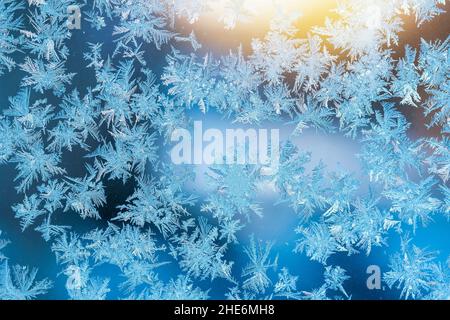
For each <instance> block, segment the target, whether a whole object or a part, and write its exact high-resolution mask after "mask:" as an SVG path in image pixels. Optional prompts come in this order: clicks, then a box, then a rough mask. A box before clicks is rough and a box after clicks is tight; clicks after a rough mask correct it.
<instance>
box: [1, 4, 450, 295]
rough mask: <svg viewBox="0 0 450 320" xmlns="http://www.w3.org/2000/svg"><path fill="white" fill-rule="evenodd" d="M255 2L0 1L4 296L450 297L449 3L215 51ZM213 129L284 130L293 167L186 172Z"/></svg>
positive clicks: (359, 8)
mask: <svg viewBox="0 0 450 320" xmlns="http://www.w3.org/2000/svg"><path fill="white" fill-rule="evenodd" d="M219 2H220V5H219V7H220V9H218V7H217V6H218V3H219ZM252 3H255V1H246V0H243V1H235V0H223V1H215V0H42V1H41V0H28V1H26V0H0V82H1V89H0V92H1V95H0V99H1V100H0V183H1V190H0V192H1V196H0V198H1V199H2V200H1V202H2V205H1V212H0V214H1V218H0V229H1V230H2V231H3V232H2V233H1V234H0V238H1V239H0V299H34V298H38V299H39V298H40V299H51V298H59V299H69V298H70V299H177V300H178V299H210V298H220V299H238V300H241V299H314V300H315V299H352V298H353V299H360V298H404V299H449V298H450V263H449V262H450V245H449V244H450V238H448V234H450V233H449V230H450V225H449V219H450V186H449V180H450V140H449V134H450V37H448V32H449V31H450V28H449V24H448V21H449V17H448V15H447V13H446V9H447V8H448V2H446V1H445V0H377V1H366V0H342V1H338V2H336V3H335V4H334V9H333V10H331V11H330V12H329V13H328V14H326V15H324V17H323V19H322V22H321V24H318V25H316V26H314V27H308V28H307V30H305V27H303V25H302V22H303V19H305V18H307V17H306V14H304V15H302V14H300V13H298V14H297V13H293V12H292V11H290V10H286V8H285V5H286V3H289V1H274V4H273V8H272V9H271V10H272V12H273V13H274V14H273V16H272V17H271V18H270V22H269V23H267V30H266V31H267V32H266V34H265V35H263V36H254V37H252V39H251V40H248V39H247V40H242V41H241V45H239V44H238V45H237V46H235V47H232V48H227V50H226V52H220V50H219V49H217V45H216V46H215V45H211V43H210V42H211V39H210V38H211V37H212V36H211V35H210V34H208V32H207V31H208V30H209V28H210V26H208V25H205V24H203V23H205V22H204V21H205V19H206V20H208V21H209V22H208V23H210V24H211V23H213V24H215V25H214V28H216V29H217V27H218V26H219V27H220V28H221V31H220V32H221V33H222V34H224V35H225V34H228V33H232V32H234V30H236V29H239V28H240V29H246V28H249V29H251V28H252V23H253V21H254V20H255V19H256V18H257V16H258V12H257V10H256V9H255V8H253V7H252V5H251V4H252ZM217 11H220V14H218V15H217V14H214V12H216V13H217ZM211 16H215V18H216V19H215V20H214V22H211V21H210V20H211V19H210V17H211ZM325 16H327V18H325ZM205 17H206V18H205ZM442 17H445V19H443V20H439V19H442ZM435 21H444V23H442V22H441V23H440V24H438V27H440V28H443V30H434V31H436V32H435V33H436V34H437V35H436V36H435V37H434V38H433V37H431V36H430V32H429V31H426V30H429V29H430V27H429V26H432V25H433V23H434V22H435ZM445 24H447V25H446V26H445ZM434 26H435V25H434ZM434 28H436V27H434ZM445 28H447V30H445ZM211 30H212V29H211ZM438 31H444V32H447V33H446V34H445V36H444V37H443V36H442V32H438ZM211 32H213V31H211ZM422 32H423V33H424V35H423V37H422ZM414 34H415V35H416V36H417V39H418V40H417V41H412V40H411V41H409V40H410V39H413V38H414V36H411V35H414ZM433 34H434V33H432V35H433ZM408 35H409V36H408ZM216 41H217V40H216ZM195 119H196V120H197V121H198V120H204V121H207V120H208V119H216V120H211V121H217V119H220V121H219V122H222V123H229V124H230V125H241V126H243V127H245V126H247V127H248V126H250V127H253V128H265V129H267V128H271V126H272V125H275V126H279V127H280V128H282V129H283V131H284V132H285V134H284V137H282V142H281V145H280V150H279V154H280V159H279V164H278V166H276V168H271V170H269V171H267V170H265V169H267V168H262V167H261V166H259V165H253V164H214V165H211V166H201V168H199V166H195V165H176V164H174V163H172V162H171V161H170V157H169V153H170V152H169V151H170V147H171V139H170V138H171V134H172V132H173V131H174V130H176V129H189V128H191V126H192V123H193V122H194V120H195ZM286 132H287V133H286ZM308 137H309V138H308ZM311 137H312V138H311ZM320 137H322V138H321V139H322V140H320V139H319V138H320ZM324 137H325V138H324ZM336 137H339V139H341V140H343V141H345V143H347V144H349V145H351V146H353V147H352V148H353V149H351V150H352V152H351V154H346V155H345V156H346V157H347V158H351V159H353V160H352V161H353V162H354V163H356V164H357V165H356V167H358V168H352V167H351V166H350V167H349V166H345V165H344V164H342V165H337V166H334V165H330V164H333V163H336V162H338V159H337V158H335V157H337V155H336V154H333V152H330V151H328V150H325V151H323V150H324V148H327V147H326V146H325V145H324V146H321V145H320V142H317V141H323V139H335V138H336ZM308 139H310V140H308ZM311 139H312V140H311ZM314 139H316V140H314ZM317 139H319V140H317ZM305 141H306V142H305ZM308 141H309V142H308ZM300 142H302V143H300ZM305 143H306V145H308V144H309V145H312V144H316V146H315V148H314V150H316V151H317V150H319V149H321V148H322V152H320V155H319V156H318V155H316V154H314V151H311V149H308V148H307V147H305ZM317 144H318V145H317ZM344 149H345V148H344ZM345 150H347V149H345ZM345 150H344V151H342V152H343V153H346V152H347V151H345ZM349 150H350V149H349ZM277 228H278V229H279V230H278V229H277ZM34 248H36V249H34ZM35 250H36V252H35ZM23 262H25V263H23ZM18 263H20V264H27V265H30V266H29V267H26V266H25V267H24V266H20V265H18ZM370 265H378V266H379V267H380V268H381V275H380V277H381V278H380V279H379V281H380V282H381V287H385V290H384V291H383V290H381V288H378V291H377V288H375V290H373V286H369V285H367V284H368V283H369V282H370V281H372V280H373V278H372V275H371V274H368V273H367V272H366V268H367V267H369V266H370ZM38 268H39V270H38ZM375 280H376V279H375ZM374 283H376V281H375V282H374ZM375 287H376V286H375Z"/></svg>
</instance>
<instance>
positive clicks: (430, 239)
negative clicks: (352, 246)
mask: <svg viewBox="0 0 450 320" xmlns="http://www.w3.org/2000/svg"><path fill="white" fill-rule="evenodd" d="M447 7H448V6H447ZM447 9H448V8H447ZM449 21H450V15H449V14H446V15H442V16H440V17H438V18H436V19H435V20H433V21H432V22H431V23H427V24H426V25H424V26H423V27H422V28H421V29H420V30H418V29H416V28H415V26H414V24H413V22H412V21H408V23H407V31H406V32H404V33H402V35H401V44H400V46H399V48H398V54H399V56H400V55H402V54H403V49H402V48H403V46H404V44H407V43H408V44H410V45H412V46H415V47H418V44H419V41H420V38H421V37H423V38H425V39H426V40H435V39H445V38H446V37H447V36H448V34H449V31H450V22H449ZM86 25H87V23H86ZM86 29H87V27H86V28H85V27H84V26H83V27H82V29H81V30H79V31H74V32H73V37H72V39H71V40H70V41H69V42H68V45H69V48H70V52H71V54H70V57H69V59H68V64H67V69H68V71H69V72H77V73H78V74H77V75H76V76H75V78H74V81H73V84H72V86H71V88H78V90H79V91H80V92H81V93H82V94H83V93H84V92H85V90H86V88H87V87H89V86H93V85H94V83H95V79H94V75H93V73H92V72H87V71H84V70H82V69H80V67H81V66H82V65H84V63H83V64H80V61H82V57H83V51H82V50H83V49H85V48H86V43H87V42H91V43H95V42H102V43H104V45H103V49H104V52H112V51H113V50H114V43H113V41H112V39H111V36H110V35H111V33H112V26H111V25H109V26H108V27H107V28H105V29H104V30H102V31H100V32H97V31H96V32H90V31H88V30H86ZM214 32H217V30H213V31H211V33H210V32H209V31H208V30H201V32H198V34H199V35H200V41H201V42H202V43H203V47H204V48H203V49H202V51H203V53H204V52H209V51H212V52H213V53H214V55H215V56H219V55H222V54H225V53H227V52H228V50H229V49H231V48H233V49H234V48H235V47H237V46H238V45H239V43H243V45H244V49H247V50H248V48H249V43H250V38H251V37H252V36H253V35H250V34H249V35H245V34H244V35H242V34H241V35H240V36H239V37H236V36H233V33H232V32H228V33H224V34H221V35H220V37H221V41H219V40H214V39H217V35H216V34H214ZM261 32H262V34H263V31H261ZM224 43H226V45H224ZM143 49H144V50H145V51H146V54H147V55H148V59H147V60H148V61H150V64H149V66H148V67H150V68H151V69H152V70H153V71H154V72H155V73H156V74H157V75H160V74H161V72H162V68H163V67H164V66H165V64H166V63H165V55H166V54H167V53H169V49H170V48H168V47H167V46H164V47H163V49H162V50H161V51H157V50H156V49H155V48H154V47H153V46H151V45H145V44H144V48H143ZM146 58H147V57H146ZM17 60H19V61H21V60H23V55H21V54H18V57H17ZM23 76H24V73H23V72H22V71H20V70H18V69H16V70H14V71H13V72H12V73H9V74H6V75H3V76H1V77H0V109H1V110H3V109H6V108H7V107H8V97H9V96H14V95H16V94H17V92H18V90H19V88H20V81H21V79H22V78H23ZM33 98H36V95H35V93H32V99H33ZM48 99H49V102H52V100H53V99H54V98H52V97H51V96H49V97H48ZM406 116H407V118H408V120H409V121H411V122H412V128H411V130H410V132H409V134H410V136H411V137H417V136H433V134H435V133H433V132H432V131H427V130H426V129H425V128H424V119H423V116H422V115H421V113H420V111H419V110H414V109H411V108H410V109H408V111H407V113H406ZM193 117H194V119H201V120H203V121H204V126H205V127H208V126H209V127H214V128H230V127H231V128H232V127H233V126H232V124H231V121H228V120H223V119H221V118H220V117H219V116H218V115H216V114H214V113H210V114H208V115H206V116H204V115H200V114H193ZM264 127H265V128H267V126H264ZM274 127H278V128H280V129H281V130H282V137H286V135H287V132H289V131H290V130H291V129H292V127H288V126H284V125H283V124H275V125H274ZM294 142H295V143H296V144H297V145H298V146H299V147H300V148H301V149H302V150H303V151H311V152H312V164H316V163H318V162H319V161H320V160H323V161H324V163H325V164H326V165H327V167H328V169H329V170H335V169H338V168H344V169H346V170H348V171H351V172H354V173H355V176H357V177H359V176H360V172H359V170H360V164H359V162H358V159H357V158H356V154H357V153H358V150H359V148H360V146H359V145H358V144H357V142H355V141H353V140H351V139H348V138H345V137H343V136H341V135H339V134H336V135H326V134H322V133H318V132H315V131H312V130H308V131H306V132H305V133H304V134H303V135H301V136H300V137H299V138H297V139H296V140H294ZM166 151H167V150H166ZM83 155H84V153H83V152H81V150H78V151H74V152H72V153H71V154H70V155H69V154H67V153H65V154H64V155H63V165H64V167H65V168H66V169H67V171H68V174H69V175H71V176H82V175H84V172H85V170H84V163H83V161H84V160H83V158H82V157H83ZM203 169H204V168H203ZM198 170H199V172H202V168H199V169H198ZM14 177H15V170H14V166H13V165H11V164H8V165H2V166H0V199H1V201H0V230H2V231H3V232H4V233H3V234H2V238H6V239H9V240H10V241H11V244H9V245H8V246H7V247H6V249H5V250H4V252H5V255H6V256H8V257H9V258H10V260H11V263H13V264H20V265H30V266H34V267H38V268H39V273H38V278H43V277H48V278H49V279H51V280H52V281H54V286H53V288H52V289H51V290H50V291H49V292H48V293H47V294H46V295H45V296H41V297H40V298H44V299H67V298H68V295H67V293H66V290H65V282H66V277H65V276H64V275H62V274H60V273H61V269H60V268H59V267H58V266H57V265H56V261H55V257H54V255H53V253H52V252H51V250H50V246H49V244H48V243H46V242H45V241H44V240H43V239H42V238H41V236H40V234H38V233H37V232H36V231H34V230H33V229H32V228H30V229H28V230H26V231H25V232H21V230H20V226H19V221H18V220H16V219H15V218H14V216H13V213H12V210H11V206H12V205H14V204H16V203H18V202H20V201H22V196H19V195H17V194H16V191H15V189H14V182H13V181H14ZM362 182H363V184H364V181H362ZM134 187H135V186H134V185H133V183H127V184H126V185H122V183H121V182H120V181H119V182H107V183H106V193H107V205H106V206H105V207H103V208H101V209H100V213H101V215H102V217H103V218H104V219H103V220H100V221H95V220H92V219H87V220H82V219H81V218H80V217H78V215H77V214H75V213H73V212H66V213H62V214H59V218H58V221H57V222H58V223H60V224H65V225H70V226H72V230H73V231H76V232H86V231H89V230H91V229H93V228H95V227H100V228H101V227H106V225H107V219H108V218H110V217H114V216H115V214H116V212H117V209H116V207H117V206H118V205H120V204H123V203H124V201H125V199H126V198H127V197H128V195H130V194H131V193H132V192H133V191H134ZM195 190H196V192H197V193H198V194H200V195H202V196H205V195H206V194H207V192H208V190H207V186H206V185H205V184H203V183H202V182H201V181H199V182H198V183H197V184H196V185H195ZM276 200H277V199H276V196H275V195H274V194H272V193H271V192H268V191H267V192H261V193H260V194H259V195H258V201H259V202H260V203H261V204H262V206H263V209H264V210H263V212H264V217H263V218H261V219H258V218H253V219H252V221H251V223H249V224H248V225H247V227H246V228H244V229H243V230H242V231H241V233H240V235H239V238H240V239H248V237H247V235H249V234H252V233H254V234H255V235H257V236H258V238H260V239H263V240H275V241H276V244H275V246H274V252H278V253H279V263H280V265H282V266H285V267H287V268H288V269H289V271H290V273H291V274H294V275H298V276H299V282H298V287H299V288H300V289H301V290H304V291H309V290H312V289H314V288H318V287H319V286H320V285H321V284H322V282H323V266H322V265H321V264H319V263H316V262H312V261H310V260H309V259H308V258H307V257H306V256H305V255H302V254H295V253H293V252H292V249H293V245H294V243H295V239H296V238H297V235H296V234H295V233H294V229H295V228H296V226H297V224H298V217H297V216H296V215H295V213H293V212H292V210H291V209H290V208H288V207H287V206H286V205H283V204H280V205H274V203H275V202H276ZM201 202H202V198H200V199H199V201H198V203H201ZM191 213H192V214H193V215H203V214H202V213H200V208H199V205H198V206H196V207H195V208H193V210H191ZM413 243H414V244H415V245H417V246H420V247H426V248H428V249H430V250H437V251H439V252H440V253H439V261H440V262H442V263H446V259H447V258H448V256H449V255H450V224H449V222H448V221H447V220H446V219H445V218H444V217H442V216H440V215H436V216H435V219H434V222H433V223H431V224H430V225H429V226H428V227H427V228H423V227H421V228H419V229H418V230H417V232H416V234H415V236H414V241H413ZM243 245H245V242H241V243H240V245H239V246H232V247H231V249H230V250H229V251H228V253H227V258H228V259H230V260H233V261H235V264H234V266H233V270H240V269H241V268H242V267H243V266H244V265H245V264H246V263H247V260H246V258H245V255H244V254H243V252H242V247H243ZM399 248H400V236H399V235H398V234H396V233H394V232H391V233H390V234H389V247H383V248H377V247H376V248H373V251H372V253H371V255H370V256H369V257H367V256H365V254H359V255H353V256H350V257H348V256H346V255H345V254H336V255H333V256H332V257H331V258H330V259H329V264H330V265H339V266H341V267H342V268H344V269H346V270H347V273H348V274H349V275H350V276H351V279H350V280H348V281H346V282H345V284H344V287H345V289H346V290H347V292H348V293H350V294H351V296H352V298H354V299H398V298H399V296H400V292H399V291H397V290H387V289H386V290H373V291H370V290H368V289H367V287H366V280H367V277H368V275H367V274H366V269H367V267H368V266H369V265H378V266H380V267H381V270H382V271H383V272H384V271H387V269H388V268H387V265H388V258H389V255H390V254H392V253H394V252H398V251H399ZM162 260H163V259H162ZM179 272H180V270H179V268H178V266H177V265H176V264H174V263H172V264H171V265H169V266H164V267H163V268H161V269H160V272H159V275H160V277H161V278H162V279H169V278H171V277H172V276H173V275H175V274H177V273H179ZM270 272H272V273H271V276H272V278H276V277H275V273H274V271H270ZM95 274H101V275H102V276H103V277H110V278H111V286H110V287H111V288H115V287H116V286H115V284H116V283H118V281H119V280H121V279H119V278H117V274H118V270H117V269H115V268H114V267H109V266H101V267H98V268H96V271H95V272H94V275H95ZM196 285H198V286H199V287H201V288H202V289H207V288H209V287H211V284H210V282H209V281H206V282H202V281H199V282H196ZM228 285H229V283H227V282H226V281H225V280H223V281H222V280H216V281H214V282H213V283H212V289H211V290H210V292H209V294H210V297H211V298H213V299H221V298H224V297H223V295H222V293H223V292H224V291H225V288H226V287H228ZM118 294H119V292H115V291H114V290H113V291H111V292H110V293H109V294H108V298H110V299H114V298H116V297H117V296H118Z"/></svg>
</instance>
